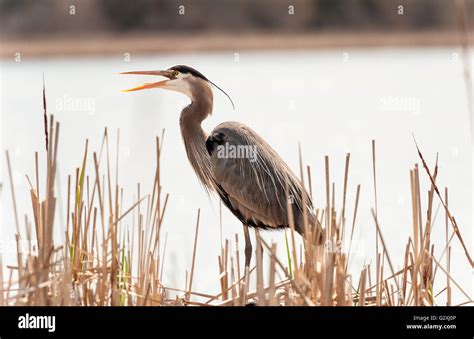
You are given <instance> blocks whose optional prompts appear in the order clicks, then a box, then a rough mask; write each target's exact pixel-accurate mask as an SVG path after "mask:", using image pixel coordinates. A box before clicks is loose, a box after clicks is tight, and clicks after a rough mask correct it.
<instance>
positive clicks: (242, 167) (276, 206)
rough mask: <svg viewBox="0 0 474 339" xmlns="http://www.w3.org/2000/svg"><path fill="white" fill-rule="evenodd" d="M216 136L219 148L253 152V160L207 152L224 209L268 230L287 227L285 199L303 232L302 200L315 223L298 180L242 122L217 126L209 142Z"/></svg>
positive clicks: (296, 224) (300, 230) (250, 224)
mask: <svg viewBox="0 0 474 339" xmlns="http://www.w3.org/2000/svg"><path fill="white" fill-rule="evenodd" d="M216 134H217V135H219V136H220V138H223V140H221V141H219V142H220V143H221V144H220V145H218V146H221V147H225V144H227V145H228V146H227V147H232V146H235V148H234V149H236V147H238V146H244V147H246V148H241V149H246V150H252V152H254V153H253V157H220V156H219V152H218V149H217V147H214V148H213V150H212V152H210V162H211V168H212V174H213V180H214V182H215V183H216V186H217V187H214V190H215V191H216V192H217V193H218V194H219V195H220V196H221V197H222V196H224V197H227V200H228V202H227V205H228V206H227V207H229V208H230V209H231V210H232V211H233V212H234V214H236V215H237V216H238V217H239V219H241V221H242V222H244V223H246V224H248V225H249V226H254V227H261V228H269V229H271V228H273V229H275V228H281V227H288V226H289V218H288V212H287V196H288V197H289V199H290V206H292V209H293V216H294V220H295V227H296V229H297V230H298V231H299V232H300V233H302V232H303V230H304V224H303V200H304V201H305V206H306V210H307V213H308V216H309V220H310V221H313V222H314V219H315V218H314V216H313V215H312V205H311V199H310V198H309V196H308V195H307V193H306V192H305V191H304V190H302V189H301V185H300V182H299V180H298V179H297V177H296V176H295V175H294V174H293V173H292V171H291V170H290V168H289V167H288V166H287V165H286V163H285V162H284V161H283V159H281V157H280V156H279V155H278V154H277V153H276V152H275V151H274V150H273V148H272V147H271V146H270V145H269V144H268V143H267V142H265V140H263V139H262V138H261V137H260V136H259V135H258V134H257V133H256V132H255V131H253V130H252V129H251V128H250V127H248V126H246V125H244V124H242V123H239V122H234V121H228V122H224V123H222V124H220V125H218V126H217V127H216V128H215V129H214V130H213V131H212V133H211V134H210V136H209V138H208V140H209V139H211V138H212V136H213V135H216ZM303 194H305V197H304V198H303ZM225 202H226V201H225ZM229 204H230V206H229ZM236 212H237V213H236Z"/></svg>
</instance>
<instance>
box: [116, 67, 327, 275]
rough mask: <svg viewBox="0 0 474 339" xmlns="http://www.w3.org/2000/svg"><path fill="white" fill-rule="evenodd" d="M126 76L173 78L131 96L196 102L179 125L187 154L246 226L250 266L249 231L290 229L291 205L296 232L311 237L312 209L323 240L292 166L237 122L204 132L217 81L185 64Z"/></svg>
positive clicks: (319, 238)
mask: <svg viewBox="0 0 474 339" xmlns="http://www.w3.org/2000/svg"><path fill="white" fill-rule="evenodd" d="M122 74H141V75H155V76H162V77H165V78H167V80H163V81H159V82H154V83H148V84H145V85H142V86H139V87H135V88H132V89H129V90H126V92H129V91H138V90H143V89H152V88H162V89H167V90H171V91H176V92H180V93H183V94H185V95H186V96H188V97H189V99H191V103H190V104H189V105H188V106H186V107H185V108H184V109H183V110H182V111H181V116H180V120H179V121H180V127H181V134H182V137H183V141H184V145H185V148H186V153H187V156H188V159H189V162H190V163H191V166H192V167H193V169H194V171H195V172H196V174H197V176H198V178H199V180H200V181H201V183H202V184H203V186H204V187H205V189H206V190H207V191H208V192H215V193H217V194H218V195H219V197H220V198H221V200H222V202H223V203H224V204H225V205H226V206H227V207H228V208H229V209H230V211H231V212H232V213H233V214H234V215H235V216H236V217H237V218H238V219H239V220H240V221H241V222H242V223H243V225H244V236H245V266H246V267H248V266H249V265H250V260H251V257H252V244H251V242H250V235H249V230H248V227H249V226H252V227H256V228H259V229H279V228H284V227H289V225H290V223H289V220H290V219H289V208H288V207H287V206H291V211H292V215H293V220H294V227H295V229H296V231H298V233H300V234H302V235H303V234H304V233H305V222H304V218H305V217H304V215H305V213H304V210H305V209H306V212H307V213H306V215H307V221H308V222H307V223H306V225H307V226H309V227H317V228H316V230H317V232H316V233H315V234H316V236H317V238H316V239H317V241H318V242H319V243H320V242H321V241H322V238H323V232H322V229H321V226H320V225H319V223H318V221H317V219H316V216H315V215H314V213H313V211H312V203H311V200H310V197H309V196H308V194H307V192H306V191H305V189H304V188H303V187H302V185H301V184H300V181H299V180H298V178H297V177H296V176H295V175H294V174H293V172H292V171H291V170H290V168H289V167H288V166H287V164H286V163H285V162H284V161H283V160H282V158H280V156H279V155H278V154H277V153H276V152H275V151H274V150H273V149H272V148H271V147H270V145H269V144H267V143H266V142H265V140H263V139H262V138H261V137H260V136H259V135H258V134H257V133H255V132H254V131H253V130H252V129H251V128H250V127H248V126H246V125H244V124H242V123H239V122H234V121H227V122H223V123H221V124H220V125H218V126H217V127H216V128H214V130H213V131H212V132H211V134H209V135H208V134H207V133H206V132H205V131H204V130H203V129H202V127H201V123H202V121H203V120H204V119H206V118H207V117H208V116H209V115H210V114H211V113H212V107H213V94H212V86H216V85H215V84H214V83H213V82H211V81H210V80H209V79H208V78H206V77H205V76H204V75H203V74H201V73H200V72H199V71H197V70H195V69H194V68H191V67H189V66H183V65H178V66H173V67H171V68H168V69H166V70H161V71H134V72H125V73H122ZM216 87H217V86H216ZM217 88H218V89H219V90H221V89H220V88H219V87H217ZM221 91H222V90H221ZM222 92H224V91H222ZM224 94H226V93H225V92H224ZM226 95H227V94H226ZM229 99H230V97H229ZM231 102H232V100H231ZM232 105H233V103H232ZM288 197H289V198H288ZM288 200H290V204H288V203H287V202H288ZM290 215H291V214H290Z"/></svg>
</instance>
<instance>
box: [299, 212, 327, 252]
mask: <svg viewBox="0 0 474 339" xmlns="http://www.w3.org/2000/svg"><path fill="white" fill-rule="evenodd" d="M307 214H308V217H307V218H308V225H307V226H306V227H305V222H304V215H303V212H301V213H299V214H298V218H297V220H296V225H295V226H296V231H297V232H298V233H299V234H301V235H302V236H304V235H305V231H306V229H308V230H311V231H312V232H315V233H314V237H315V239H316V240H317V243H318V245H321V244H323V243H324V230H323V227H322V226H321V223H320V222H319V220H318V218H317V217H316V215H315V214H314V213H313V211H311V210H309V209H308V213H307Z"/></svg>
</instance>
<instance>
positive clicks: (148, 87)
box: [120, 71, 173, 92]
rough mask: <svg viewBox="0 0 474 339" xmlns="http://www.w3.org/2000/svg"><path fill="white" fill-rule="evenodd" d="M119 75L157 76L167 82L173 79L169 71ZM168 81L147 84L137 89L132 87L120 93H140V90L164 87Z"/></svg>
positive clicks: (135, 72)
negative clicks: (164, 78)
mask: <svg viewBox="0 0 474 339" xmlns="http://www.w3.org/2000/svg"><path fill="white" fill-rule="evenodd" d="M120 74H139V75H157V76H162V77H166V78H168V79H169V80H171V79H172V78H173V75H172V72H171V71H133V72H123V73H120ZM169 80H163V81H159V82H153V83H147V84H144V85H141V86H138V87H133V88H130V89H126V90H123V91H122V92H133V91H141V90H142V89H151V88H159V87H164V86H165V85H166V83H167V82H168V81H169Z"/></svg>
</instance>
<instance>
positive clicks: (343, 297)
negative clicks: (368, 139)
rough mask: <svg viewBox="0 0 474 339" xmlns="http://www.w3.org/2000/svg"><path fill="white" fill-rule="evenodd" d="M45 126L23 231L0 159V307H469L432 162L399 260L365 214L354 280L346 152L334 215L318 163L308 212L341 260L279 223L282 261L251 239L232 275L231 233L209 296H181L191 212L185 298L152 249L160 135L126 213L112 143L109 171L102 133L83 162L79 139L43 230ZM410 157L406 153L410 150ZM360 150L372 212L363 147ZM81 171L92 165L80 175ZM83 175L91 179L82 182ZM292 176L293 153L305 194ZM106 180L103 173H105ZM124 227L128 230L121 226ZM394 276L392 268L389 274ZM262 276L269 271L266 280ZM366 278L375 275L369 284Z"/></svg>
mask: <svg viewBox="0 0 474 339" xmlns="http://www.w3.org/2000/svg"><path fill="white" fill-rule="evenodd" d="M45 110H46V102H45ZM45 122H46V125H45V128H46V133H45V136H46V142H47V144H46V145H47V147H45V148H46V149H45V151H46V154H47V160H46V164H44V165H43V166H42V165H41V164H39V161H38V153H36V154H35V164H36V166H35V172H34V173H35V178H34V184H33V183H32V181H31V180H30V178H29V177H27V179H28V182H29V184H30V196H31V206H32V212H33V213H32V215H33V218H32V219H30V218H29V217H28V214H25V218H24V223H23V224H22V226H23V229H21V227H20V221H19V217H18V211H17V210H16V199H15V192H14V185H13V181H12V176H11V163H10V157H9V154H8V151H7V152H6V160H7V168H8V173H9V174H10V188H11V192H12V202H13V205H12V206H13V211H14V215H15V221H14V222H15V224H16V242H17V262H16V266H7V267H6V269H7V270H6V271H7V272H8V275H7V277H6V276H4V275H3V273H4V268H3V266H2V265H3V264H2V260H1V257H0V273H2V274H0V286H2V293H0V303H1V305H81V306H95V305H120V306H134V305H147V306H157V305H202V306H208V305H220V306H224V305H225V306H230V305H233V306H238V305H245V304H248V303H256V304H257V305H268V306H274V305H288V306H290V305H308V306H315V305H322V306H413V305H426V306H434V305H439V304H440V303H439V302H437V299H438V298H439V297H440V296H441V295H442V294H445V295H446V300H447V304H448V305H451V304H452V301H451V300H452V298H451V295H452V290H453V289H458V290H459V291H460V292H461V293H462V294H463V296H464V297H465V301H464V302H463V303H462V304H466V303H472V297H471V296H470V295H469V293H467V291H465V290H464V288H463V287H462V286H461V285H460V284H459V283H458V282H456V280H455V279H454V278H453V277H452V275H451V273H450V270H451V251H452V248H453V246H458V247H460V248H462V249H463V250H464V252H465V255H466V258H467V261H468V265H467V266H468V267H467V268H468V269H469V268H472V259H471V256H470V254H469V252H468V250H467V247H466V245H465V243H464V240H463V238H462V236H461V233H460V231H459V227H458V225H457V223H456V219H455V217H454V216H453V214H452V213H451V211H450V208H449V205H448V189H447V188H445V189H444V196H443V195H442V194H441V191H440V189H439V188H438V184H437V176H438V166H437V161H436V164H435V166H434V168H433V170H430V167H429V166H428V165H427V162H426V161H425V159H424V157H423V155H422V153H421V151H420V150H419V149H418V152H419V153H418V154H419V157H420V161H421V162H422V166H423V167H422V168H423V171H422V170H420V168H419V166H418V165H415V166H414V167H413V168H412V169H411V170H410V171H409V174H410V187H411V193H412V195H411V200H412V216H413V218H412V229H413V234H412V236H410V237H409V238H408V240H407V242H406V245H405V255H404V256H403V257H401V258H394V257H391V255H390V253H389V251H388V249H387V246H386V245H387V243H386V240H387V239H385V238H384V236H383V225H381V224H380V220H378V217H377V204H375V206H374V209H373V210H372V215H373V223H374V233H373V234H374V236H375V237H376V239H377V240H376V241H377V249H376V253H375V258H374V260H373V261H372V263H375V267H371V265H367V266H364V267H361V268H360V274H359V276H358V277H357V276H353V275H351V274H350V273H349V272H348V262H349V259H350V256H351V245H352V240H353V235H354V229H355V228H356V225H357V222H356V219H357V211H358V206H359V196H360V190H361V189H360V185H357V186H356V195H355V197H356V198H355V201H354V202H353V205H354V212H353V215H352V216H351V217H348V216H346V207H347V204H349V202H348V201H347V199H346V198H347V192H348V191H349V190H350V189H351V188H350V187H349V186H348V177H349V168H350V166H349V165H350V155H349V154H347V156H346V164H345V176H344V181H343V185H341V186H342V187H343V194H342V197H341V198H340V199H341V205H342V208H341V210H340V212H339V211H338V210H337V208H336V205H338V204H339V202H338V199H336V190H335V183H334V182H332V181H331V179H330V168H329V165H330V161H329V160H330V159H329V157H326V159H325V176H326V182H325V190H326V192H325V194H326V195H325V196H326V202H325V204H326V205H325V206H321V207H320V208H319V209H316V211H315V212H316V215H317V216H318V220H319V222H320V223H321V225H324V226H325V232H326V239H327V240H328V241H329V244H341V243H345V241H346V237H349V239H347V240H348V242H349V250H348V251H346V252H343V251H333V250H331V248H332V247H330V246H329V247H328V246H326V245H327V244H326V245H316V243H317V241H316V234H315V233H313V232H312V231H311V229H309V228H308V232H307V234H306V236H305V239H304V241H303V246H302V247H300V248H297V247H296V245H295V244H296V242H295V232H294V223H293V222H292V220H291V219H290V220H289V222H290V225H291V231H290V232H289V234H288V235H289V239H288V238H287V242H286V247H287V254H288V260H287V262H285V263H284V262H281V259H280V258H279V257H277V256H276V247H277V244H269V243H267V242H266V241H265V240H264V239H263V238H261V237H260V234H259V233H258V232H257V233H256V239H257V244H256V246H255V247H256V256H255V258H256V265H255V266H254V267H251V268H250V269H249V270H245V271H244V270H243V269H242V264H243V260H242V259H241V258H240V257H241V253H239V250H238V243H239V239H238V236H237V235H236V236H235V243H236V244H237V246H236V249H235V251H232V250H231V248H230V241H229V240H228V239H226V240H225V241H224V242H223V244H222V247H221V253H220V254H219V256H218V264H219V273H220V275H219V277H216V279H219V282H220V287H221V292H220V293H218V294H217V295H209V294H205V293H199V292H196V291H193V279H194V276H195V270H196V267H195V258H196V256H197V255H198V253H199V246H198V240H199V222H200V220H199V219H200V211H199V210H198V211H197V220H196V225H195V238H194V249H193V257H192V266H191V267H190V268H189V271H186V273H187V274H186V285H185V286H186V290H180V289H176V288H174V287H172V286H164V285H163V284H162V281H163V279H162V278H163V271H164V270H165V268H164V262H165V261H164V259H165V254H166V238H165V239H164V240H163V239H162V235H161V226H162V224H163V219H164V215H165V212H166V206H167V202H168V197H169V196H168V194H164V192H163V188H162V183H161V178H160V155H161V150H162V147H163V135H162V136H161V137H159V138H157V139H156V161H155V162H156V169H155V179H154V182H153V184H152V186H151V187H149V191H148V192H147V193H143V192H142V188H141V186H140V185H138V186H137V192H136V197H135V198H134V203H132V204H131V205H130V206H125V205H124V203H123V201H124V193H123V190H122V188H121V187H120V184H119V182H118V179H117V178H118V171H119V159H118V150H119V149H118V147H119V142H120V139H119V137H117V141H116V145H115V146H116V150H115V151H116V154H115V164H113V163H112V160H111V159H112V158H113V156H114V154H112V152H111V150H110V148H111V145H110V142H109V134H108V131H107V129H106V130H105V131H104V135H103V138H102V144H101V147H100V150H99V151H98V152H92V153H91V152H90V150H89V147H88V141H87V140H86V142H85V147H84V154H83V155H82V161H81V164H80V166H79V167H78V168H77V169H76V171H75V173H74V174H73V175H69V176H68V182H67V207H66V215H67V218H66V224H65V225H61V224H60V223H59V222H58V220H55V215H56V208H57V199H58V198H57V196H56V192H55V190H54V187H55V179H56V171H57V167H56V166H57V154H58V152H57V151H58V146H59V145H60V143H59V129H60V124H59V123H58V122H55V121H54V117H53V116H49V117H48V119H46V120H45ZM416 147H417V148H418V146H417V145H416ZM372 151H373V175H374V187H373V188H374V196H375V202H376V201H377V190H376V189H377V180H376V153H375V143H373V147H372ZM91 161H92V166H88V162H91ZM88 168H93V170H92V171H91V172H88V171H87V169H88ZM303 168H304V167H303V161H302V157H301V152H300V177H301V182H302V184H303V185H305V186H308V185H309V187H308V190H309V191H310V192H311V194H312V187H311V168H310V167H309V166H308V167H306V178H305V177H304V171H303ZM40 169H41V170H40ZM113 171H114V172H115V175H113V174H112V172H113ZM420 172H422V173H420ZM40 174H41V175H44V176H45V182H46V185H45V187H40V185H39V183H40ZM422 175H424V177H426V178H428V179H429V182H430V184H431V187H430V189H429V191H428V199H427V201H426V202H425V204H426V206H427V208H426V210H422V206H423V205H424V204H423V203H422V196H424V193H423V192H421V188H420V182H421V180H422V179H421V176H422ZM114 179H115V181H114ZM306 181H307V182H308V185H307V184H306ZM435 200H437V201H439V202H440V204H441V206H442V207H443V210H444V214H445V233H446V235H445V239H446V243H445V244H434V243H433V242H432V240H431V235H432V229H433V224H434V219H435V212H436V211H435V209H434V205H435ZM288 201H289V199H288ZM289 210H290V211H291V208H290V209H289ZM125 220H127V224H125V222H124V221H125ZM130 224H131V227H130V226H128V227H125V225H130ZM58 226H59V227H63V229H61V231H64V234H65V242H64V243H54V241H53V233H54V232H53V230H54V227H58ZM221 227H222V224H221ZM349 228H350V229H349ZM24 241H26V242H27V244H28V251H23V250H21V246H20V243H21V242H24ZM278 246H282V244H278ZM435 247H436V248H442V249H443V250H442V254H441V255H440V256H439V257H436V256H435V254H434V253H435V252H434V249H435ZM264 257H268V258H269V264H268V265H264V264H263V258H264ZM443 261H444V262H443ZM461 264H462V263H457V265H461ZM395 267H402V268H401V269H399V270H397V271H395V269H394V268H395ZM168 269H171V268H168ZM264 272H270V273H269V276H267V279H266V281H265V279H264ZM371 272H372V273H373V272H375V275H376V276H375V279H374V277H372V276H371ZM252 274H255V275H256V289H255V290H254V291H251V290H249V281H250V276H251V275H252ZM435 281H436V283H437V286H438V287H439V286H442V287H441V289H440V290H439V291H438V292H435V291H434V289H433V286H434V282H435ZM170 292H173V293H174V294H176V293H177V295H178V297H175V298H171V297H169V295H170V294H171V293H170ZM195 297H199V298H195ZM197 300H204V301H197Z"/></svg>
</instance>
